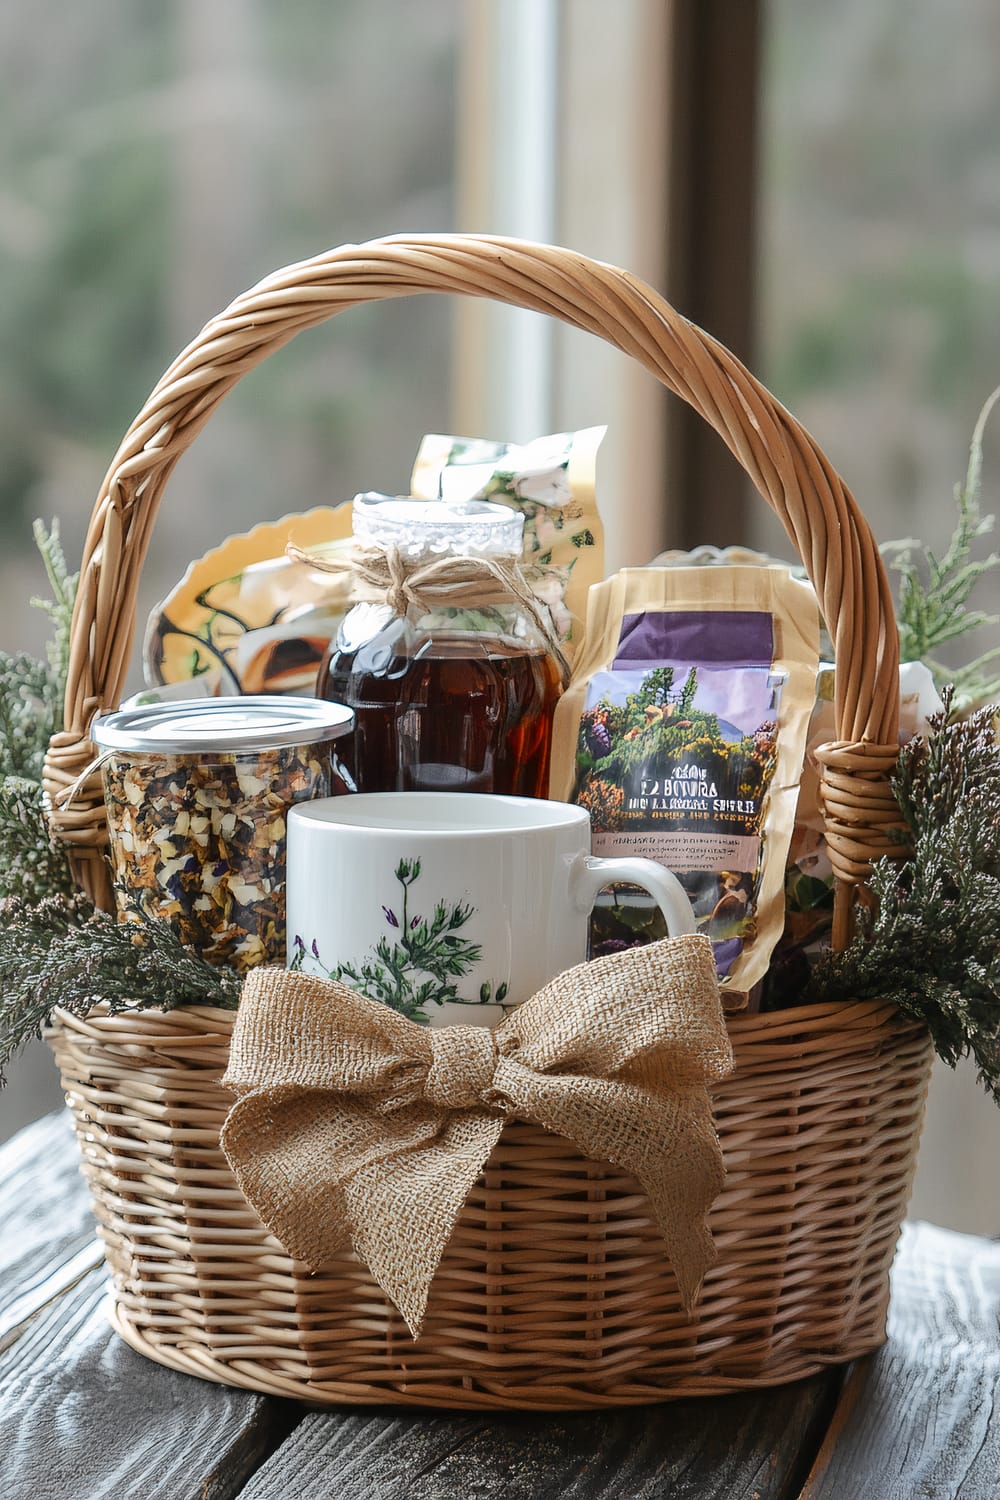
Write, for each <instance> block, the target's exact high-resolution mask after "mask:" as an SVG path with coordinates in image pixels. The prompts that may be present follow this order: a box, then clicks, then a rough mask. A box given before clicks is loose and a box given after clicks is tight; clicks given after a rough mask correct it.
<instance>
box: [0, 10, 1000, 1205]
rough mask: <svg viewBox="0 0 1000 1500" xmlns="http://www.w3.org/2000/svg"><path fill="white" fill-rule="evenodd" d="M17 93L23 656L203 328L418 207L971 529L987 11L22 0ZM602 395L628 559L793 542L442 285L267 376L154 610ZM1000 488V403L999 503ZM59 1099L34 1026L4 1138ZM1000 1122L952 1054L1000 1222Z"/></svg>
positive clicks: (947, 1151) (933, 1168)
mask: <svg viewBox="0 0 1000 1500" xmlns="http://www.w3.org/2000/svg"><path fill="white" fill-rule="evenodd" d="M0 81H2V86H0V124H2V129H0V277H2V285H3V296H2V298H0V454H2V462H0V544H2V545H0V645H2V646H3V647H4V648H5V649H7V650H17V649H29V650H40V649H41V644H42V641H43V639H44V635H45V620H44V618H43V617H42V616H41V615H40V613H39V612H38V611H35V610H32V609H30V608H29V607H28V604H27V600H28V598H29V597H30V595H31V594H33V593H36V592H39V591H40V590H41V589H42V587H43V578H42V574H41V568H40V564H39V563H38V560H37V558H36V556H35V554H34V552H33V548H32V543H31V522H32V520H33V518H34V517H36V516H40V517H43V518H45V519H47V520H48V519H51V518H53V517H58V519H59V521H60V523H61V525H62V530H63V537H64V540H65V543H66V549H67V553H68V555H69V556H70V558H71V559H74V558H75V557H77V556H78V555H79V552H80V549H81V545H82V540H83V536H84V533H85V530H86V525H87V521H88V519H89V515H90V510H91V506H92V503H93V499H94V496H95V495H96V493H97V490H98V487H99V484H100V481H101V478H102V475H103V473H104V470H105V469H106V467H107V465H108V463H109V462H110V459H111V457H112V455H113V453H114V451H115V448H116V447H117V444H118V441H119V440H120V438H121V436H122V435H123V433H124V432H125V430H126V429H127V427H128V425H129V423H130V421H131V419H132V417H133V416H134V414H135V413H136V411H137V410H138V409H139V407H140V406H141V405H142V402H143V400H144V399H145V396H146V394H147V392H148V390H149V389H150V388H151V386H152V385H153V384H154V383H155V381H156V379H157V378H158V376H159V375H160V373H161V372H162V371H163V369H164V368H165V367H166V366H167V365H168V364H169V363H170V361H171V360H172V359H173V357H174V355H175V354H176V353H177V352H178V351H179V349H181V348H182V347H183V346H184V344H185V343H187V341H188V340H189V339H191V338H192V337H193V336H194V335H195V334H196V333H197V331H198V329H199V328H200V327H201V325H202V324H203V323H204V322H205V321H206V320H207V319H208V318H209V317H210V316H211V315H212V314H214V313H216V312H217V311H219V310H221V309H222V308H223V307H224V306H225V305H226V304H227V303H228V302H229V301H230V300H231V299H232V298H233V297H235V296H236V295H237V294H239V293H240V292H241V291H243V290H244V289H245V288H246V287H248V286H250V285H252V284H253V283H254V282H255V281H257V280H258V279H260V278H261V277H263V276H265V275H266V274H267V273H268V272H270V271H271V270H273V269H275V268H277V267H279V266H282V265H284V264H286V263H288V262H292V261H295V260H298V259H302V258H305V257H308V256H311V255H314V254H316V253H318V252H319V251H321V250H323V249H325V248H328V247H330V246H333V245H337V244H340V243H344V242H349V241H354V242H357V241H361V240H364V239H367V238H369V237H373V236H377V235H382V234H390V233H396V232H403V231H449V230H485V231H492V232H497V233H505V234H513V235H520V236H525V237H528V238H533V239H540V240H549V241H553V242H557V243H563V244H567V245H571V246H572V247H573V248H575V249H578V250H581V251H584V252H585V253H587V254H590V255H593V256H595V257H597V258H600V259H604V260H609V261H613V262H615V263H618V264H621V265H625V266H627V267H628V268H629V269H631V270H633V271H635V272H636V273H638V274H639V275H641V276H643V277H645V278H646V279H647V280H649V281H650V282H652V283H653V284H654V285H655V286H657V287H658V288H659V289H660V290H662V291H663V292H664V293H665V294H666V295H667V297H668V298H669V299H670V300H671V301H672V302H673V303H674V304H675V306H677V307H678V308H679V309H680V310H681V311H682V312H684V313H685V314H686V315H687V316H689V317H690V318H692V319H693V320H694V321H695V322H697V323H700V324H701V325H702V326H704V327H706V328H707V329H709V331H710V332H712V333H713V334H715V335H716V336H717V337H718V338H720V339H721V340H722V341H723V343H725V344H727V345H728V346H729V347H730V348H731V349H732V350H733V351H734V352H735V353H737V354H738V355H739V356H740V357H741V358H742V359H743V360H744V361H745V362H746V363H747V364H748V365H749V366H750V368H751V369H752V370H753V371H754V373H755V374H757V375H758V376H759V377H760V378H761V379H762V380H763V381H764V383H765V384H766V385H768V386H769V387H770V388H771V390H772V391H774V393H775V394H776V395H777V396H778V397H779V398H780V400H781V401H782V402H783V403H784V404H785V405H786V406H788V407H789V408H790V409H791V410H792V411H793V412H794V413H795V414H796V415H797V416H798V417H799V418H800V420H802V421H803V422H804V423H805V425H806V426H807V427H808V428H809V429H810V430H811V431H812V432H813V434H814V435H815V437H816V438H817V440H818V441H819V443H820V444H821V446H822V447H823V449H824V450H825V452H826V453H827V455H828V456H829V457H830V459H831V461H832V462H833V463H834V465H835V466H836V467H837V468H838V469H839V470H840V472H841V473H842V474H843V476H844V477H845V479H846V480H847V482H848V484H849V485H850V486H851V488H852V489H853V490H854V492H855V494H856V495H857V497H858V498H859V500H860V502H861V504H862V506H863V508H864V509H865V511H866V513H867V515H868V517H869V519H870V520H871V522H872V524H873V527H874V529H875V532H876V534H877V536H878V537H879V539H880V540H888V539H891V538H895V537H903V536H916V537H919V538H921V539H923V540H924V541H925V542H927V543H929V544H930V545H932V546H934V547H936V548H938V549H939V550H940V549H942V548H943V546H944V545H945V543H946V541H947V538H948V536H949V534H950V531H951V527H952V523H953V515H954V506H953V500H952V490H953V486H954V484H955V482H956V481H957V480H958V479H959V478H960V477H961V476H962V474H963V473H964V470H965V464H966V458H967V449H968V442H969V438H970V436H971V432H972V428H973V425H974V423H975V419H976V415H977V413H978V411H979V409H980V407H981V405H982V403H983V401H984V400H985V399H986V397H987V395H988V394H989V392H990V391H991V390H992V388H993V387H994V386H995V385H996V384H998V383H1000V338H998V335H1000V274H998V266H1000V150H998V149H997V148H998V144H1000V9H998V7H997V6H996V5H995V4H994V3H993V0H952V3H951V4H950V5H948V6H946V7H945V6H941V5H939V4H937V3H935V0H840V3H839V4H838V5H836V6H831V5H829V4H825V3H823V0H740V4H739V5H736V4H734V3H733V0H618V3H617V4H616V5H615V6H613V7H612V6H608V5H607V4H605V3H602V0H420V3H419V4H414V5H410V6H400V5H398V4H396V3H394V0H285V3H284V4H283V5H281V6H280V7H276V6H268V5H266V4H265V3H263V0H212V3H211V4H210V5H206V4H204V3H199V0H90V3H89V4H88V5H87V6H85V7H67V6H65V5H63V4H57V3H56V0H31V3H30V4H29V3H28V0H6V3H5V5H4V6H3V8H2V11H0ZM603 422H607V423H608V424H609V432H608V437H607V439H606V441H605V444H604V446H603V448H602V452H601V468H600V470H599V499H600V503H601V509H602V513H603V517H604V521H605V526H606V528H607V531H608V564H609V567H617V566H619V565H622V564H625V563H641V562H644V561H647V560H648V558H649V557H650V556H651V555H652V554H653V553H654V552H655V551H657V550H658V549H659V548H660V547H662V546H664V545H692V544H694V543H697V542H699V541H713V542H716V543H718V544H720V545H722V544H725V543H730V542H737V541H744V542H749V543H751V544H753V545H758V546H762V547H765V548H768V549H770V550H772V551H775V552H777V553H779V554H780V555H783V556H789V555H790V553H789V549H788V544H787V542H786V540H785V538H784V535H783V533H782V532H781V531H780V529H779V528H778V527H777V525H776V523H774V522H772V521H771V520H770V518H769V517H768V515H767V513H766V509H765V507H764V506H763V504H762V503H761V502H760V501H759V500H758V499H757V498H756V497H755V496H754V495H752V494H750V493H748V486H747V485H746V483H745V482H744V480H743V478H742V474H741V471H740V470H739V469H738V468H737V466H736V465H735V464H734V463H733V462H732V461H731V460H730V458H729V456H728V454H727V453H726V452H725V450H724V449H723V447H722V444H721V443H720V442H719V441H718V439H717V438H716V437H715V436H714V434H712V433H711V432H710V431H709V430H708V428H707V427H705V425H704V424H703V423H701V422H700V420H698V419H695V418H694V417H693V415H692V414H690V413H688V412H686V411H683V410H678V407H677V403H676V402H671V401H670V400H669V399H668V398H667V397H666V396H665V394H664V393H663V392H662V391H661V390H660V389H659V388H658V387H657V386H656V385H655V382H653V381H652V380H651V379H649V378H648V377H646V376H645V375H644V374H643V373H642V372H640V371H638V370H637V368H635V367H634V366H633V365H631V364H630V362H629V361H627V360H626V359H624V358H623V357H622V356H619V355H617V354H616V353H615V352H614V351H612V350H610V349H609V348H607V347H606V346H603V345H599V344H597V343H595V341H593V340H589V339H587V338H585V337H584V336H582V335H578V334H575V333H573V332H571V331H569V330H566V329H563V328H561V327H556V326H555V325H553V324H552V323H551V322H549V321H547V320H544V319H541V318H538V317H536V316H535V315H532V314H527V313H515V312H511V311H509V310H506V309H501V308H498V307H495V306H493V305H492V304H482V305H480V304H478V303H475V302H473V301H471V300H470V301H464V300H463V301H461V302H452V301H447V302H446V301H442V300H440V299H438V298H430V297H421V298H414V299H407V300H402V301H395V302H391V303H389V304H383V305H379V306H373V307H369V308H361V309H355V310H352V311H350V312H348V313H345V314H342V315H341V316H340V317H339V318H338V319H337V322H336V325H335V326H333V325H328V326H325V327H323V328H320V329H318V330H313V331H311V332H310V333H308V334H304V335H301V336H300V337H299V338H297V339H296V340H295V341H294V342H293V343H292V344H291V345H289V346H288V347H287V348H285V349H284V350H282V351H281V352H280V353H278V354H276V355H274V356H272V357H271V358H269V359H268V360H267V361H266V362H265V364H264V365H263V366H261V367H260V368H259V369H258V370H256V371H254V372H253V373H252V374H251V375H249V376H248V377H246V378H245V379H244V380H243V381H242V382H241V383H240V385H239V386H238V387H237V388H236V390H235V391H234V392H233V394H232V395H231V396H230V397H229V398H228V399H227V401H226V403H225V404H224V406H223V407H222V408H221V409H220V410H219V411H218V413H217V414H216V415H215V416H214V417H213V419H212V421H211V423H210V424H209V426H208V427H207V428H206V430H205V432H204V433H203V434H202V436H201V437H200V438H199V439H198V441H197V443H196V444H195V446H194V447H193V448H192V449H191V450H190V452H189V453H188V454H186V455H185V457H184V458H183V459H182V461H181V463H180V464H179V466H178V468H177V470H176V473H175V474H174V476H173V478H172V480H171V484H170V490H169V494H168V496H167V500H166V503H165V505H164V507H163V512H162V515H161V516H160V518H159V521H158V524H157V529H156V534H155V537H154V541H153V547H152V551H151V554H150V559H149V563H148V565H147V568H146V571H145V574H144V580H143V590H142V595H141V598H140V611H139V613H140V628H141V624H142V622H143V621H144V619H145V616H146V614H147V613H148V611H149V609H150V608H151V607H152V605H153V604H154V603H155V602H156V600H157V599H159V598H160V597H162V595H163V594H164V593H166V592H167V590H168V589H169V588H170V587H171V586H172V585H173V584H174V583H175V582H176V580H177V579H178V578H179V577H180V575H181V574H182V573H183V571H184V569H185V567H186V566H187V564H188V562H189V561H190V560H191V559H192V558H193V557H194V556H196V555H198V554H200V553H201V552H202V551H205V550H207V549H208V548H210V547H212V546H214V545H215V544H217V543H218V542H219V541H220V540H221V539H222V538H223V537H225V536H226V535H228V534H230V533H231V532H234V531H242V530H244V529H247V528H249V527H250V526H252V525H253V524H254V523H255V522H257V521H260V520H265V519H270V518H274V517H276V516H279V515H283V514H285V513H287V512H290V511H296V510H300V509H308V508H309V507H310V506H312V505H316V504H321V503H325V504H331V503H332V504H336V503H339V502H340V501H342V500H346V499H349V498H350V496H351V495H353V494H354V493H355V492H356V491H357V490H361V489H382V490H387V491H390V492H398V491H400V490H404V491H405V489H406V488H407V487H408V481H409V473H410V467H411V464H412V460H413V457H414V455H415V453H416V449H417V446H418V443H419V441H420V438H421V436H422V435H423V434H424V433H425V432H434V431H447V432H456V433H463V434H467V435H477V436H484V437H492V438H507V439H513V440H518V441H524V440H527V439H529V438H532V437H535V436H538V435H540V434H542V433H546V432H554V431H560V430H563V429H567V428H580V427H584V426H588V425H591V424H595V423H603ZM998 478H1000V432H998V430H997V427H996V426H995V427H994V428H993V430H992V431H988V433H987V444H986V452H985V461H984V497H983V503H984V509H985V510H986V511H987V512H991V511H994V510H996V509H997V501H996V495H997V491H998V488H1000V484H998ZM983 602H984V603H985V604H986V605H987V606H988V605H989V604H990V603H991V602H992V603H993V604H994V605H995V604H996V603H997V602H998V601H996V600H993V601H990V600H988V599H987V600H984V601H983ZM134 676H135V685H138V669H136V672H135V674H134ZM58 1098H59V1096H58V1091H57V1088H56V1084H55V1080H54V1076H53V1071H52V1067H51V1064H50V1062H49V1059H48V1055H47V1052H46V1050H45V1049H44V1048H43V1047H41V1046H38V1047H36V1048H34V1049H33V1050H32V1052H31V1053H30V1054H29V1057H28V1058H27V1059H26V1060H25V1061H23V1062H21V1063H19V1064H17V1065H16V1066H15V1068H14V1070H13V1082H12V1084H11V1086H10V1087H9V1089H8V1090H7V1091H6V1092H4V1093H0V1138H2V1137H4V1136H6V1135H8V1134H9V1133H11V1132H12V1131H13V1130H14V1129H16V1128H18V1127H19V1125H20V1124H22V1123H24V1122H25V1121H26V1120H27V1119H30V1118H32V1117H33V1116H34V1115H37V1114H41V1113H43V1112H44V1111H45V1110H47V1109H51V1108H54V1107H55V1106H56V1104H57V1102H58ZM998 1148H1000V1126H998V1117H997V1112H996V1110H995V1107H994V1106H993V1105H992V1104H991V1103H990V1102H989V1101H988V1100H987V1099H986V1097H985V1096H984V1095H983V1094H982V1093H981V1092H980V1091H978V1090H977V1088H976V1086H975V1082H974V1077H973V1074H972V1070H971V1069H959V1070H958V1072H957V1073H956V1074H951V1073H949V1072H948V1071H947V1070H946V1069H943V1068H941V1069H939V1070H938V1074H937V1075H936V1077H935V1083H934V1088H933V1090H932V1097H931V1104H930V1109H929V1120H928V1131H927V1136H926V1140H925V1145H924V1148H923V1150H922V1154H921V1164H920V1171H919V1176H918V1182H917V1189H916V1197H915V1200H914V1204H913V1207H912V1211H913V1212H914V1213H915V1214H916V1215H917V1216H922V1217H927V1218H931V1219H934V1220H936V1221H937V1222H939V1223H944V1224H948V1225H950V1226H952V1227H954V1228H959V1229H968V1230H972V1231H976V1232H986V1233H997V1232H998V1231H1000V1169H998V1167H997V1161H998V1159H1000V1149H998Z"/></svg>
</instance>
